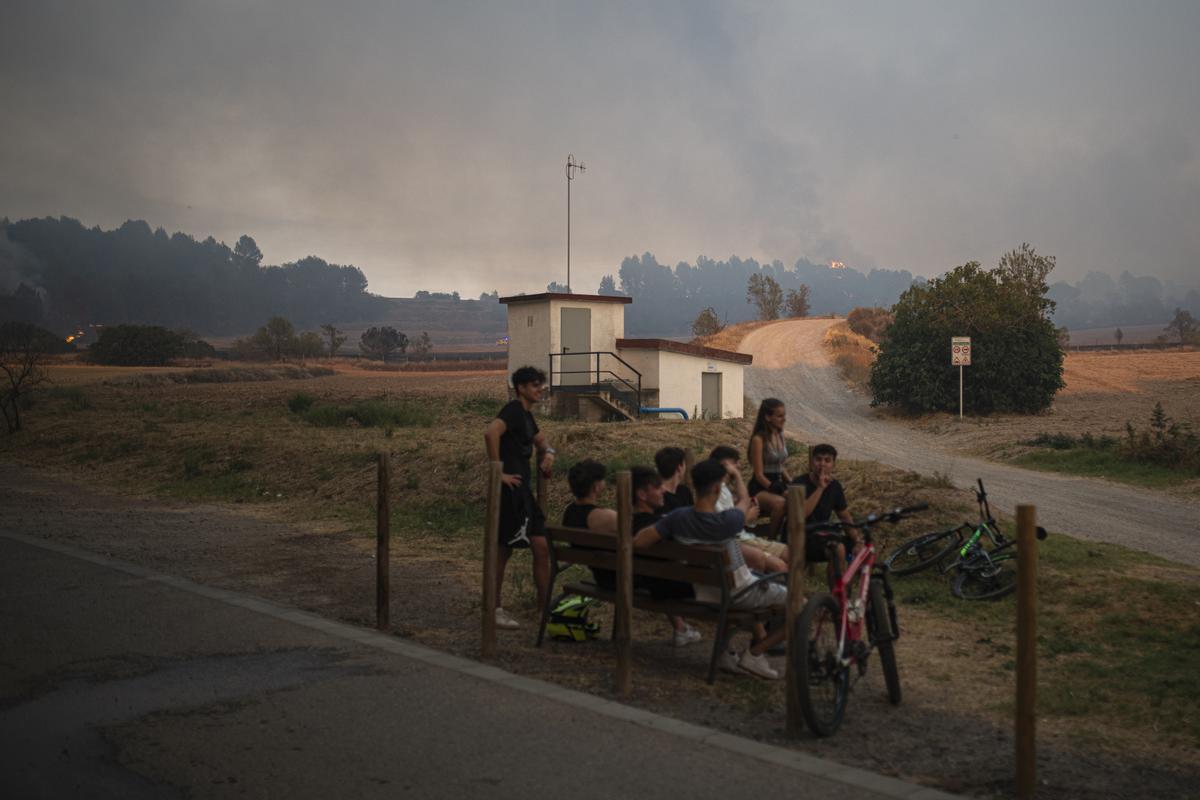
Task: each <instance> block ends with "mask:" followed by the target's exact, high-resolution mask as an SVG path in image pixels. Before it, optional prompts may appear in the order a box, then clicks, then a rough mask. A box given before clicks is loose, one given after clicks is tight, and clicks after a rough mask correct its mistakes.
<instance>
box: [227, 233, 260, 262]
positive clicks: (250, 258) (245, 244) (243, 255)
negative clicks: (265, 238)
mask: <svg viewBox="0 0 1200 800" xmlns="http://www.w3.org/2000/svg"><path fill="white" fill-rule="evenodd" d="M233 254H234V255H235V256H237V257H238V258H240V259H242V261H243V262H244V263H246V264H253V265H254V266H258V264H259V263H260V262H261V261H262V260H263V254H262V250H259V249H258V242H256V241H254V237H253V236H251V235H250V234H248V233H243V234H242V238H240V239H238V240H237V244H235V245H234V246H233Z"/></svg>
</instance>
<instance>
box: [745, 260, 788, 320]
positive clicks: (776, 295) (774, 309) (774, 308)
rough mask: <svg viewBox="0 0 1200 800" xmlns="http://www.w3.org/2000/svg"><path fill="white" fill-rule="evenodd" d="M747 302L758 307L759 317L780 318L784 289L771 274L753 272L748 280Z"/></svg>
mask: <svg viewBox="0 0 1200 800" xmlns="http://www.w3.org/2000/svg"><path fill="white" fill-rule="evenodd" d="M746 302H747V303H752V304H754V306H755V307H757V308H758V318H759V319H779V314H780V312H781V311H783V289H781V288H780V286H779V282H778V281H777V280H775V279H774V278H772V277H771V276H770V275H764V274H763V273H761V272H754V273H751V275H750V278H749V280H747V281H746Z"/></svg>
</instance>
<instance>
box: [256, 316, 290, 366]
mask: <svg viewBox="0 0 1200 800" xmlns="http://www.w3.org/2000/svg"><path fill="white" fill-rule="evenodd" d="M253 342H254V344H255V345H256V346H258V347H259V348H260V349H262V350H263V351H265V352H266V353H268V354H269V355H270V356H271V357H272V358H274V359H275V360H276V361H282V360H283V357H284V356H285V355H287V354H288V353H293V352H295V351H296V329H295V328H294V327H292V323H291V322H290V321H288V320H287V319H285V318H283V317H271V319H269V320H267V324H266V325H264V326H262V327H261V328H259V329H258V333H256V334H254V339H253Z"/></svg>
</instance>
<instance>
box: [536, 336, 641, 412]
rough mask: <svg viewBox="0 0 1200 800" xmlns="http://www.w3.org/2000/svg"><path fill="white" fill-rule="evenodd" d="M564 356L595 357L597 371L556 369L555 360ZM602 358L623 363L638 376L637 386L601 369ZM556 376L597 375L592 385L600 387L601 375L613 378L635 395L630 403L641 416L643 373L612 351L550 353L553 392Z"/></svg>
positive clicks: (609, 370) (607, 370) (609, 371)
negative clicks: (611, 358) (608, 357)
mask: <svg viewBox="0 0 1200 800" xmlns="http://www.w3.org/2000/svg"><path fill="white" fill-rule="evenodd" d="M563 356H595V357H596V366H595V369H593V368H591V367H589V368H588V369H570V370H564V369H558V370H556V369H554V359H555V358H562V357H563ZM600 356H612V357H613V358H615V359H616V360H617V361H619V362H621V364H623V365H624V366H625V367H626V368H627V369H628V370H629V371H630V372H632V373H633V374H634V375H636V376H637V385H636V386H635V385H634V384H633V383H631V382H630V381H629V379H628V378H625V377H623V376H621V375H618V374H617V373H615V372H613V371H612V370H611V369H605V370H602V369H600ZM556 374H557V375H560V376H562V375H595V376H596V382H595V383H594V384H592V385H593V386H599V384H600V376H601V375H608V376H611V377H612V379H613V382H614V383H617V382H619V383H621V384H623V385H625V386H626V387H628V389H629V391H631V392H633V393H634V397H633V402H632V403H630V406H631V407H632V410H633V413H635V414H637V415H638V416H641V407H642V373H641V372H639V371H638V370H637V369H636V368H635V367H634V366H633V365H632V364H630V363H629V362H628V361H626V360H625V359H623V358H621V357H620V356H619V355H617V354H616V353H614V352H612V351H610V350H588V351H586V352H582V353H569V352H568V353H550V388H551V390H553V389H554V386H555V384H554V376H555V375H556ZM560 388H561V385H560Z"/></svg>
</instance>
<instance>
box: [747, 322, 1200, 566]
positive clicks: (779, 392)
mask: <svg viewBox="0 0 1200 800" xmlns="http://www.w3.org/2000/svg"><path fill="white" fill-rule="evenodd" d="M832 324H833V321H831V320H789V321H786V322H779V323H777V324H774V325H768V326H766V327H763V328H759V329H757V330H755V331H752V332H751V333H750V334H749V335H748V336H747V337H746V338H745V339H744V340H743V341H742V345H741V347H740V348H739V349H740V350H741V351H742V352H745V353H751V354H753V355H754V366H753V367H751V368H750V369H749V370H747V372H746V384H745V387H746V388H745V392H746V396H747V397H748V398H749V399H750V400H751V401H752V402H753V403H754V404H756V405H757V404H758V402H759V401H760V400H762V399H763V398H764V397H778V398H780V399H781V400H783V401H784V402H785V403H787V411H788V428H789V430H791V431H793V432H795V433H803V434H804V436H805V437H806V438H809V439H821V440H825V441H829V442H832V443H833V444H835V445H836V446H837V448H838V451H839V453H841V454H842V455H845V456H847V457H849V458H856V459H868V460H873V461H880V462H883V463H885V464H891V465H893V466H897V467H902V468H904V469H911V470H915V471H917V472H920V473H923V474H926V475H931V474H933V473H934V472H935V471H936V472H940V473H942V474H945V475H948V476H950V478H951V480H953V481H954V483H955V484H956V485H958V486H962V487H966V486H969V485H971V484H972V483H974V481H975V479H976V478H983V481H984V485H985V486H986V487H987V490H988V494H989V496H990V498H991V500H992V506H993V507H994V508H998V509H1004V510H1006V511H1010V512H1011V510H1012V509H1014V508H1015V507H1016V505H1017V504H1018V503H1033V504H1034V505H1036V506H1037V508H1038V520H1039V522H1041V524H1043V525H1045V526H1046V527H1047V528H1049V529H1051V530H1056V531H1061V532H1063V533H1069V534H1071V535H1073V536H1077V537H1080V538H1082V539H1092V540H1096V541H1103V542H1113V543H1116V544H1123V545H1127V546H1130V547H1136V548H1138V549H1141V550H1145V551H1147V552H1152V553H1155V554H1157V555H1160V556H1165V557H1168V558H1172V559H1176V560H1178V561H1181V562H1184V563H1187V564H1196V565H1200V505H1197V504H1194V503H1188V502H1185V501H1180V500H1175V499H1171V498H1166V497H1163V496H1162V495H1159V494H1154V493H1147V492H1144V491H1141V490H1138V489H1133V488H1129V487H1127V486H1123V485H1120V484H1115V483H1110V482H1107V481H1099V480H1092V479H1088V478H1075V477H1070V476H1066V475H1057V474H1054V473H1047V472H1034V471H1031V470H1025V469H1020V468H1017V467H1010V466H1006V465H1004V464H997V463H995V462H991V461H984V460H982V459H978V458H970V457H967V456H962V455H956V454H954V453H951V452H949V451H947V450H945V449H943V448H942V447H941V445H940V443H939V441H938V439H937V436H935V435H933V434H928V433H924V432H922V431H915V430H912V429H909V428H907V427H904V426H902V425H897V424H895V423H891V422H888V421H886V420H882V419H879V418H878V417H876V416H875V415H874V414H872V412H871V408H870V405H869V404H868V402H867V400H866V399H865V398H864V397H863V396H862V395H859V394H857V393H855V392H853V391H851V390H850V389H849V387H848V386H847V385H846V382H845V381H844V380H843V379H842V377H841V374H840V373H839V372H838V369H837V367H836V366H834V365H833V363H832V362H831V361H830V360H829V357H828V355H827V354H826V350H825V347H824V346H823V344H822V339H823V337H824V334H825V330H826V329H827V328H828V327H829V326H830V325H832Z"/></svg>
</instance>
